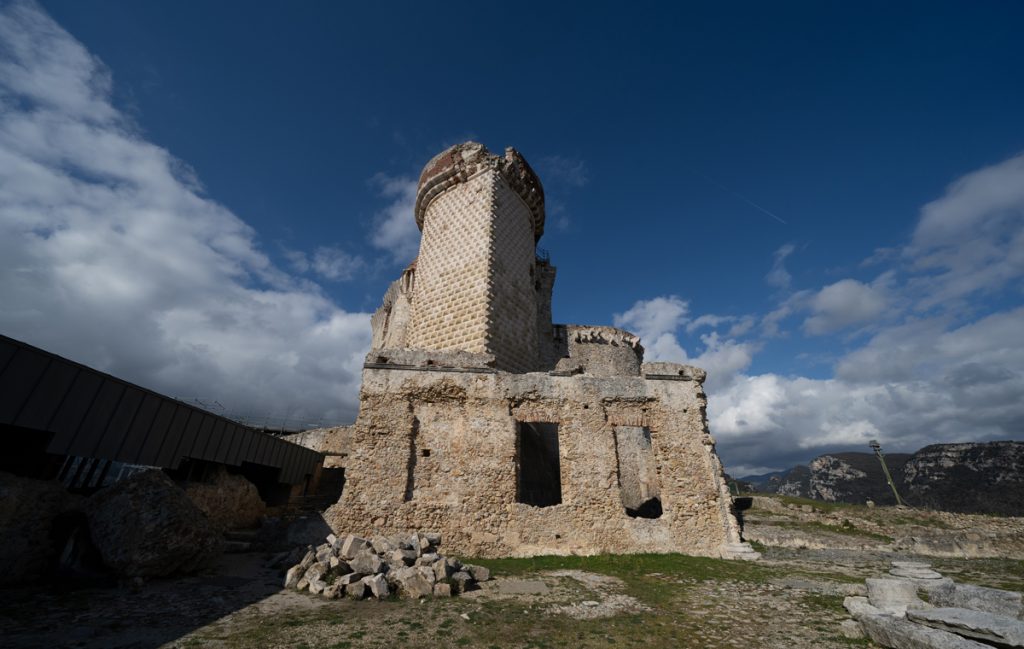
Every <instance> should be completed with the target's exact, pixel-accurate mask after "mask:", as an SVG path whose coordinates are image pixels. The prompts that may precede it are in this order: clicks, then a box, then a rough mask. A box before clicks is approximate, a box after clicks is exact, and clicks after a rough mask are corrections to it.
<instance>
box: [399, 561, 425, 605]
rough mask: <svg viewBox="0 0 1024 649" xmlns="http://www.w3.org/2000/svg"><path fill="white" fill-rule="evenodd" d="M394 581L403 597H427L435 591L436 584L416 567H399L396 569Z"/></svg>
mask: <svg viewBox="0 0 1024 649" xmlns="http://www.w3.org/2000/svg"><path fill="white" fill-rule="evenodd" d="M394 582H395V585H396V586H397V588H398V592H399V594H400V595H401V596H402V597H408V598H410V599H416V598H418V597H427V596H429V595H431V594H432V593H433V592H434V584H433V583H432V582H431V581H429V580H427V579H426V578H425V577H424V576H423V573H422V572H421V571H420V570H417V569H416V568H408V567H407V568H399V569H398V570H397V571H395V576H394Z"/></svg>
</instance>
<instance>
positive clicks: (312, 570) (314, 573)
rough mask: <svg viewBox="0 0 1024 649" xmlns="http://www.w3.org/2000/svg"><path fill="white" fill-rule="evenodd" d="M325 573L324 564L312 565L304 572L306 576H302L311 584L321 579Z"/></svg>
mask: <svg viewBox="0 0 1024 649" xmlns="http://www.w3.org/2000/svg"><path fill="white" fill-rule="evenodd" d="M326 572H327V567H326V566H325V565H324V564H322V563H314V564H313V565H311V566H310V567H309V568H308V569H307V570H306V574H305V575H303V576H304V577H305V578H306V579H307V580H309V581H310V582H313V581H315V580H317V579H320V578H321V577H323V576H324V574H325V573H326Z"/></svg>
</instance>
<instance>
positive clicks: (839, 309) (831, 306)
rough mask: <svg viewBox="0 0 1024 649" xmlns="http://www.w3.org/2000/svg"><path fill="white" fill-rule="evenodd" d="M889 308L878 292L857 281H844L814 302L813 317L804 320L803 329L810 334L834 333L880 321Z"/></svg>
mask: <svg viewBox="0 0 1024 649" xmlns="http://www.w3.org/2000/svg"><path fill="white" fill-rule="evenodd" d="M885 307H886V299H885V296H884V295H883V294H882V292H881V290H879V289H878V288H876V287H874V286H869V285H867V284H863V283H861V282H858V281H857V280H855V279H844V280H840V281H838V282H836V283H835V284H830V285H828V286H826V287H825V288H823V289H821V291H819V292H818V294H817V295H815V296H814V297H812V298H811V300H810V308H811V311H812V313H813V315H811V316H810V317H809V318H807V319H806V320H804V324H803V328H804V331H806V332H807V333H809V334H826V333H831V332H833V331H837V330H839V329H844V328H846V327H849V326H851V325H855V324H862V323H864V322H868V321H870V320H872V319H874V318H877V317H878V316H880V315H881V314H882V313H883V312H884V311H885Z"/></svg>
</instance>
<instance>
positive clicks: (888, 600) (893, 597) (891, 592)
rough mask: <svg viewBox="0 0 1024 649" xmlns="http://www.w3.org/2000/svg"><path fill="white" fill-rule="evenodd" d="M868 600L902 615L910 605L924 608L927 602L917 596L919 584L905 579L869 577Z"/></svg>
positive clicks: (872, 603) (885, 609)
mask: <svg viewBox="0 0 1024 649" xmlns="http://www.w3.org/2000/svg"><path fill="white" fill-rule="evenodd" d="M864 583H865V585H866V586H867V589H868V602H870V603H871V605H872V606H874V607H876V608H879V609H881V610H882V611H884V612H886V613H889V614H890V615H897V616H902V615H904V614H905V613H906V612H907V608H908V607H913V608H923V607H924V606H925V603H924V602H923V601H921V599H920V598H919V597H918V596H917V586H915V585H914V584H913V583H912V582H910V581H907V580H905V579H884V578H882V579H867V580H865V582H864Z"/></svg>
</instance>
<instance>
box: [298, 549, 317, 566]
mask: <svg viewBox="0 0 1024 649" xmlns="http://www.w3.org/2000/svg"><path fill="white" fill-rule="evenodd" d="M314 563H316V552H314V551H312V550H310V551H309V552H307V553H306V556H304V557H302V561H301V563H300V564H299V565H301V566H302V569H303V570H305V569H306V568H308V567H310V566H311V565H313V564H314Z"/></svg>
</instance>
